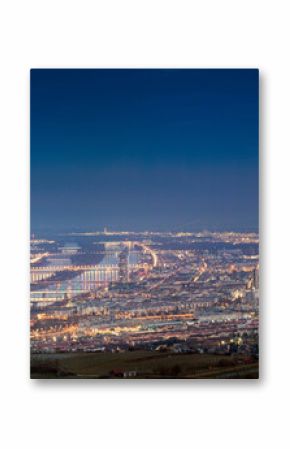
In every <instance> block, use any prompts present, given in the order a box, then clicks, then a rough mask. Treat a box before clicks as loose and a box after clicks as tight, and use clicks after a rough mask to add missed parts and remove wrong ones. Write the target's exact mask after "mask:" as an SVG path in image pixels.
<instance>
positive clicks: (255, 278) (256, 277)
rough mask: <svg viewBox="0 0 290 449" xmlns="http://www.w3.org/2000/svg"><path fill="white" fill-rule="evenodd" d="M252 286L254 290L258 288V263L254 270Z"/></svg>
mask: <svg viewBox="0 0 290 449" xmlns="http://www.w3.org/2000/svg"><path fill="white" fill-rule="evenodd" d="M254 287H255V289H256V290H258V289H259V265H258V266H257V267H256V268H255V270H254Z"/></svg>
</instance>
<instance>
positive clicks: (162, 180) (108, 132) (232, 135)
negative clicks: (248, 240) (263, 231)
mask: <svg viewBox="0 0 290 449" xmlns="http://www.w3.org/2000/svg"><path fill="white" fill-rule="evenodd" d="M31 206H32V207H31V228H32V232H37V231H45V230H47V231H64V230H86V229H88V230H93V229H97V230H101V229H102V228H104V227H105V226H107V227H108V228H109V229H111V230H114V231H118V230H120V231H124V230H130V231H134V230H136V231H145V230H149V231H150V230H152V231H158V230H159V231H166V230H169V231H175V230H177V231H182V230H184V231H200V230H204V229H208V230H211V231H215V230H216V231H219V230H227V231H229V230H234V231H252V230H253V231H256V230H257V229H258V71H257V70H246V69H242V70H190V69H187V70H179V69H171V70H168V69H166V70H127V69H122V70H103V69H102V70H41V69H40V70H32V72H31ZM173 211H174V213H173Z"/></svg>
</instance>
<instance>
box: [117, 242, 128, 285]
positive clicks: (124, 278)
mask: <svg viewBox="0 0 290 449" xmlns="http://www.w3.org/2000/svg"><path fill="white" fill-rule="evenodd" d="M128 265H129V262H128V250H127V248H126V249H124V250H123V251H122V252H121V253H120V254H119V280H120V282H128V280H129V266H128Z"/></svg>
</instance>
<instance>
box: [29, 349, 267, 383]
mask: <svg viewBox="0 0 290 449" xmlns="http://www.w3.org/2000/svg"><path fill="white" fill-rule="evenodd" d="M258 377H259V364H258V360H257V359H255V358H252V357H249V356H244V355H237V354H232V355H212V354H172V353H160V352H156V351H152V352H151V351H133V352H121V353H114V354H112V353H66V354H63V353H62V354H32V355H31V378H32V379H76V378H77V379H107V378H111V379H112V378H130V379H133V378H134V379H160V378H164V379H176V378H177V379H258Z"/></svg>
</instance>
